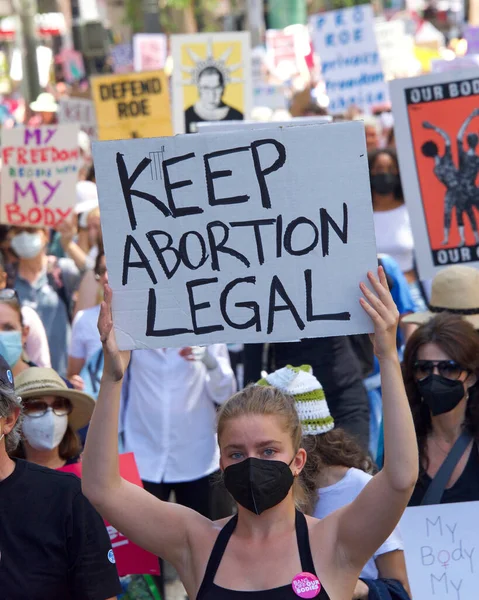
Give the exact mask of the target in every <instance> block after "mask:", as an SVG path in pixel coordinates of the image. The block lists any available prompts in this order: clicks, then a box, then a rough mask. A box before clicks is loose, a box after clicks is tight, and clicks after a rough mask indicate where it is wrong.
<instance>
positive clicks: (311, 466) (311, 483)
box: [258, 365, 409, 600]
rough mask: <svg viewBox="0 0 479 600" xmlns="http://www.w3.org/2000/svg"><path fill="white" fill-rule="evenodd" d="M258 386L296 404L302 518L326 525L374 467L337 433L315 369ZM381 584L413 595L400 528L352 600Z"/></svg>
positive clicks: (286, 371) (277, 375) (291, 370)
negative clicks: (302, 455) (302, 453)
mask: <svg viewBox="0 0 479 600" xmlns="http://www.w3.org/2000/svg"><path fill="white" fill-rule="evenodd" d="M258 385H268V386H273V387H276V388H278V389H280V390H281V391H283V392H284V393H288V394H290V395H292V396H293V397H294V399H295V403H296V410H297V411H298V414H299V418H300V421H301V425H302V429H303V440H302V447H303V448H304V449H305V450H306V451H307V454H308V460H307V462H306V466H305V468H304V469H303V471H302V472H301V482H302V484H303V488H304V493H305V496H304V498H303V503H302V504H303V506H302V508H303V510H304V512H305V513H306V514H308V515H311V516H314V517H316V518H318V519H323V518H324V517H326V516H327V515H329V514H330V513H332V512H334V511H335V510H337V509H338V508H341V507H342V506H345V505H346V504H349V503H350V502H352V501H353V500H354V499H355V498H356V497H357V496H358V494H359V493H360V492H361V491H362V489H363V488H364V487H365V486H366V484H367V483H368V482H369V480H370V479H371V478H372V475H371V474H369V473H367V472H365V471H367V470H370V471H372V468H373V465H372V462H371V460H370V458H369V457H368V456H367V455H366V454H365V452H364V451H363V450H362V449H361V447H360V446H359V445H358V444H357V442H356V441H355V440H354V439H353V438H352V437H350V436H349V435H348V434H347V433H346V432H345V431H344V430H342V429H339V428H334V421H333V418H332V417H331V414H330V412H329V407H328V404H327V402H326V398H325V395H324V390H323V388H322V387H321V384H320V383H319V381H318V380H317V378H316V377H315V376H314V375H313V373H312V369H311V367H310V366H309V365H303V366H301V367H291V366H287V367H284V368H283V369H278V370H277V371H274V372H273V373H270V374H269V375H266V377H265V378H264V379H261V380H260V381H259V382H258ZM379 578H381V579H392V580H395V581H396V582H399V583H400V584H402V586H403V588H404V590H405V591H407V592H408V593H409V585H408V579H407V574H406V564H405V560H404V547H403V543H402V539H401V536H400V533H399V530H398V528H397V527H396V529H395V530H394V531H393V533H392V534H391V535H390V536H389V538H388V539H387V540H386V541H385V542H384V544H383V545H382V546H381V547H380V548H379V549H378V550H377V551H376V552H375V554H374V555H373V556H372V557H371V558H370V559H369V560H368V562H367V563H366V565H365V566H364V568H363V570H362V571H361V574H360V579H359V580H358V582H357V585H356V589H355V594H354V600H367V599H368V597H369V586H368V583H367V582H365V581H363V579H366V580H375V579H379ZM369 585H372V583H370V584H369Z"/></svg>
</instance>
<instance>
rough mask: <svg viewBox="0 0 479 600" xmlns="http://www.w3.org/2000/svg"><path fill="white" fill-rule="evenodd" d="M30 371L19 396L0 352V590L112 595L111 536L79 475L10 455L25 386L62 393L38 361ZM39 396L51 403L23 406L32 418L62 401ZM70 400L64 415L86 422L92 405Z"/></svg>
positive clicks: (59, 408)
mask: <svg viewBox="0 0 479 600" xmlns="http://www.w3.org/2000/svg"><path fill="white" fill-rule="evenodd" d="M35 371H36V372H37V374H36V375H35V377H34V378H33V379H30V380H28V381H23V383H22V381H20V385H19V387H20V389H22V390H24V392H25V395H26V396H27V397H28V398H27V400H26V401H25V402H22V398H20V397H19V395H18V389H17V390H15V385H14V384H15V382H14V378H13V374H12V371H11V369H10V367H9V365H8V364H7V363H6V361H5V360H4V359H3V358H2V357H1V356H0V507H1V508H0V553H1V556H0V560H1V562H0V598H2V600H4V599H8V600H24V599H27V598H28V599H29V600H60V599H61V600H74V599H78V600H80V599H81V600H86V599H87V598H88V600H106V599H107V598H108V599H111V600H113V599H114V598H116V597H117V595H118V594H120V593H121V585H120V582H119V579H118V573H117V569H116V566H115V559H114V555H113V550H112V547H111V543H110V538H109V535H108V532H107V530H106V527H105V524H104V522H103V519H102V518H101V517H100V515H99V514H98V513H97V512H96V510H95V509H94V508H93V506H92V505H91V504H90V502H89V501H88V500H87V499H86V498H85V496H84V495H83V494H82V492H81V482H80V480H79V479H78V477H76V476H75V475H72V474H71V473H62V472H59V471H55V470H53V469H48V468H45V467H42V466H39V465H38V464H34V463H33V462H28V461H25V460H20V459H18V458H15V457H14V456H13V454H14V452H15V449H16V447H17V445H18V443H19V440H20V433H21V419H22V417H21V415H22V409H23V407H24V406H28V405H29V404H32V403H33V398H32V397H31V396H29V392H32V391H33V390H34V389H35V388H37V397H42V395H44V396H52V395H53V394H59V395H58V396H56V398H57V399H58V400H59V399H61V398H62V397H63V398H64V399H68V398H67V391H66V390H64V389H62V390H60V388H61V383H60V382H59V381H57V380H56V378H55V377H53V376H51V375H50V374H49V375H48V377H43V378H42V377H39V378H37V375H38V373H39V372H41V371H45V370H44V369H33V368H32V369H29V370H27V371H25V374H27V373H30V372H33V373H35ZM47 371H49V370H47ZM40 374H41V373H40ZM19 379H21V377H19ZM42 386H43V388H42ZM38 388H41V389H40V390H38ZM69 399H70V400H71V398H69ZM30 400H31V403H30ZM42 402H43V403H44V405H45V404H49V405H50V404H52V406H50V407H49V408H48V409H45V406H40V405H38V406H37V407H36V410H33V408H32V406H30V407H29V408H28V409H27V411H26V412H27V413H28V412H30V413H31V414H30V416H32V415H33V414H35V415H37V416H36V417H35V418H36V419H37V421H41V419H42V416H41V415H42V414H49V411H50V409H51V414H53V415H55V416H57V413H58V415H59V416H58V418H62V415H63V416H64V413H65V411H66V407H67V404H66V403H64V404H63V405H61V404H59V403H58V404H55V403H54V401H52V400H51V398H50V399H47V398H46V397H43V399H42ZM71 406H72V407H73V408H72V410H71V412H70V414H69V415H68V416H67V417H66V418H67V419H69V420H70V419H73V420H74V423H78V422H84V419H85V417H86V415H87V414H90V412H91V406H90V404H89V403H87V402H84V403H80V404H79V403H77V402H75V401H71ZM68 410H69V409H68ZM44 411H45V412H44ZM30 416H28V415H26V416H25V419H26V421H28V420H29V418H30ZM74 426H76V425H74Z"/></svg>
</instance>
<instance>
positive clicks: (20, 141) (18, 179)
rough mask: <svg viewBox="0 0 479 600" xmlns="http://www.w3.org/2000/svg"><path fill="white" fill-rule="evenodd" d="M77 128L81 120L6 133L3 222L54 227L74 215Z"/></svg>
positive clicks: (3, 134) (3, 147) (4, 142)
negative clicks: (75, 122) (74, 123)
mask: <svg viewBox="0 0 479 600" xmlns="http://www.w3.org/2000/svg"><path fill="white" fill-rule="evenodd" d="M78 131H79V129H78V124H77V125H73V124H69V125H44V126H42V127H15V128H14V129H4V130H3V131H2V202H1V212H0V222H1V223H6V224H8V225H18V226H22V227H35V226H37V227H56V226H57V225H58V223H60V222H61V221H63V220H64V219H66V218H67V217H68V216H69V215H71V214H72V213H73V206H74V204H75V197H76V196H75V194H76V192H75V189H76V183H77V181H78V168H79V161H80V151H79V148H78Z"/></svg>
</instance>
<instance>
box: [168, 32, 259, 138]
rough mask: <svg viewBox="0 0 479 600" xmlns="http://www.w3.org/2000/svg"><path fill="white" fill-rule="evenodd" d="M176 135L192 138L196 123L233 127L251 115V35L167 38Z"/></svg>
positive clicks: (178, 36)
mask: <svg viewBox="0 0 479 600" xmlns="http://www.w3.org/2000/svg"><path fill="white" fill-rule="evenodd" d="M171 54H172V56H173V62H174V65H175V68H174V69H173V76H172V96H173V121H174V128H175V133H185V132H186V133H193V132H195V131H196V123H199V122H201V121H231V120H233V121H237V120H241V119H246V118H248V116H249V113H250V111H251V102H252V91H251V56H250V35H249V33H248V32H240V33H212V34H211V33H201V34H198V35H173V36H171Z"/></svg>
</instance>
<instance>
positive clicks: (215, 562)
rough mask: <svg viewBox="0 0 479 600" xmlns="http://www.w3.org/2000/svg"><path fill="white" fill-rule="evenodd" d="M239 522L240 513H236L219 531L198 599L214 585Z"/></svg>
mask: <svg viewBox="0 0 479 600" xmlns="http://www.w3.org/2000/svg"><path fill="white" fill-rule="evenodd" d="M237 523H238V515H235V516H234V517H232V518H231V519H230V520H229V521H228V523H226V525H225V526H224V527H223V529H222V530H221V531H220V532H219V534H218V537H217V538H216V542H215V545H214V546H213V550H212V551H211V555H210V559H209V561H208V565H207V566H206V571H205V576H204V577H203V581H202V582H201V586H200V589H199V590H198V594H197V596H196V598H197V600H200V598H202V597H203V594H205V592H206V591H207V590H208V589H209V588H210V587H211V586H212V585H213V583H214V580H215V576H216V571H217V570H218V567H219V566H220V563H221V559H222V558H223V554H224V552H225V550H226V546H227V545H228V542H229V541H230V537H231V535H232V533H233V531H234V530H235V528H236V524H237Z"/></svg>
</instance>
